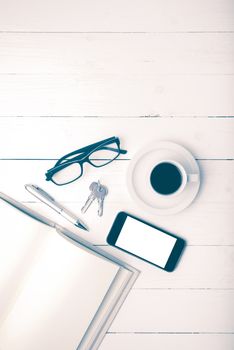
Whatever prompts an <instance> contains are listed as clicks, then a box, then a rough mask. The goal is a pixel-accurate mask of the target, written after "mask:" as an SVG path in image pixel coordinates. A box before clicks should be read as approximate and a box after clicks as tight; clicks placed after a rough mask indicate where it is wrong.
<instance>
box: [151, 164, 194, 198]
mask: <svg viewBox="0 0 234 350" xmlns="http://www.w3.org/2000/svg"><path fill="white" fill-rule="evenodd" d="M160 169H161V170H160ZM160 172H161V174H160ZM173 176H174V178H173ZM198 181H199V174H198V173H194V174H188V173H187V172H186V170H185V168H184V167H183V165H182V164H181V163H179V162H177V161H175V160H170V159H165V160H161V161H160V162H158V163H156V164H155V166H154V169H153V170H152V172H151V175H150V182H151V186H152V187H153V189H154V190H155V192H157V193H158V194H159V195H161V196H175V195H178V194H180V193H181V192H182V191H183V190H184V189H185V187H186V185H187V184H188V183H190V182H198ZM160 182H161V183H160Z"/></svg>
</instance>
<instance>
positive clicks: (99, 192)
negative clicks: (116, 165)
mask: <svg viewBox="0 0 234 350" xmlns="http://www.w3.org/2000/svg"><path fill="white" fill-rule="evenodd" d="M95 194H96V197H97V200H98V215H99V216H102V215H103V202H104V199H105V197H106V195H107V194H108V190H107V187H106V186H103V185H101V184H100V183H99V186H98V187H97V189H95Z"/></svg>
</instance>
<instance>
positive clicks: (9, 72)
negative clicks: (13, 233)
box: [0, 0, 234, 350]
mask: <svg viewBox="0 0 234 350" xmlns="http://www.w3.org/2000/svg"><path fill="white" fill-rule="evenodd" d="M233 14H234V3H233V1H231V0H205V1H204V0H197V1H193V0H175V1H173V2H172V1H170V0H157V1H154V0H144V1H143V0H137V1H135V0H128V1H127V2H126V1H124V0H119V1H116V0H100V1H92V0H86V1H82V0H79V1H76V0H67V1H66V2H64V1H60V2H58V1H57V2H56V1H55V0H41V1H34V0H32V1H29V0H22V1H20V2H19V1H16V0H9V1H7V2H6V1H2V2H1V4H0V117H1V118H0V171H1V176H0V189H1V191H5V192H6V193H8V194H9V195H12V196H13V197H15V198H16V199H19V200H21V201H22V202H25V203H26V204H27V205H28V206H30V207H31V208H33V209H36V210H38V211H40V212H41V213H42V214H45V215H48V216H49V217H51V218H53V219H54V220H56V221H57V220H58V221H59V222H60V223H61V224H63V225H65V226H67V227H69V228H70V229H72V230H73V231H74V232H75V233H78V234H80V235H81V236H82V237H84V238H85V239H88V240H90V241H91V242H92V243H93V244H97V245H101V246H102V248H103V249H105V250H106V251H108V252H112V253H113V254H115V255H116V256H117V257H119V258H122V259H123V260H125V261H127V262H128V263H130V264H132V265H133V266H136V267H137V268H138V269H139V270H140V271H141V275H140V277H139V279H138V280H137V282H136V284H135V286H134V289H133V290H132V291H131V293H130V295H129V298H128V299H127V301H126V303H125V304H124V306H123V308H122V309H121V311H120V313H119V315H118V316H117V317H116V319H115V322H114V323H113V325H112V328H111V330H110V333H109V334H107V336H106V338H105V339H104V342H103V343H102V345H101V347H100V350H110V349H111V350H117V349H118V350H119V349H124V350H133V349H134V350H142V349H146V350H155V349H163V350H172V349H173V350H174V349H175V348H176V349H181V350H185V349H186V350H187V349H191V350H195V349H201V350H203V349H204V350H232V349H233V343H234V318H233V315H234V310H233V296H234V295H233V293H234V277H233V266H234V231H233V227H234V223H233V207H234V204H233V198H234V196H233V195H234V187H233V186H234V185H233V172H234V168H233V166H234V162H233V160H234V153H233V150H234V139H233V134H234V123H233V118H232V117H233V116H234V103H233V73H234V72H233V67H234V66H233V31H234V22H233ZM41 116H42V117H48V118H37V117H41ZM56 116H57V117H56ZM226 116H227V117H228V118H224V117H226ZM78 117H79V118H78ZM83 117H88V118H83ZM89 117H95V118H89ZM96 117H103V118H96ZM115 117H116V118H115ZM138 117H144V118H138ZM162 117H164V118H162ZM171 117H173V118H171ZM207 117H211V118H207ZM112 135H116V136H119V137H120V139H121V145H122V147H123V148H126V149H127V150H128V153H127V155H126V156H124V157H121V160H118V161H116V162H114V163H113V164H111V165H110V166H108V167H105V169H104V168H103V169H96V171H95V173H94V171H93V169H90V168H88V167H86V169H85V176H84V178H82V179H81V180H80V181H77V182H75V183H74V184H72V185H70V186H67V187H63V188H58V187H56V186H54V185H53V184H50V183H46V182H45V181H44V172H45V170H46V169H48V168H49V167H50V166H52V165H53V164H54V160H55V159H57V158H59V157H60V156H62V155H64V154H65V153H67V152H69V151H71V150H74V149H77V148H79V147H82V146H84V145H86V144H89V143H92V142H95V141H97V140H99V139H104V138H106V137H109V136H112ZM161 139H164V140H171V141H174V142H178V143H180V144H182V145H184V146H185V147H186V148H188V149H189V150H190V151H191V152H192V153H193V154H194V156H195V157H196V158H197V159H198V163H199V166H200V169H201V174H202V186H201V189H200V192H199V195H198V197H197V198H196V201H194V203H193V204H192V205H191V206H190V207H189V208H187V209H186V210H184V211H183V212H181V213H179V214H177V215H172V216H167V217H159V216H157V217H156V216H155V215H152V214H150V213H147V212H142V210H141V208H140V207H139V206H138V205H137V204H136V203H134V201H133V200H132V199H131V197H130V196H129V194H128V191H127V189H126V183H125V180H126V173H127V168H128V165H129V163H130V161H131V159H132V158H133V156H134V154H135V153H136V152H137V151H138V150H139V149H141V148H142V147H144V146H145V145H146V144H147V143H148V142H150V141H151V140H152V141H153V140H161ZM98 178H99V179H100V180H101V181H102V182H103V183H105V184H107V186H108V188H109V195H108V197H107V199H106V204H105V209H104V211H105V214H104V216H103V217H102V218H99V217H98V216H97V215H96V209H97V208H96V207H95V205H94V206H93V207H92V208H90V209H89V211H88V212H87V214H85V215H82V214H80V208H81V206H82V204H83V203H84V201H85V199H86V198H87V194H88V186H89V184H90V182H91V181H93V180H97V179H98ZM27 182H33V183H37V184H38V185H41V186H42V187H43V188H45V189H46V190H47V191H48V192H49V193H51V194H52V195H54V196H55V197H56V198H57V199H58V200H59V201H61V202H63V203H64V205H65V206H67V207H68V208H70V209H71V210H73V211H74V213H76V214H78V215H79V216H81V218H82V219H83V220H84V221H85V222H87V224H88V225H89V226H90V232H89V233H86V232H81V231H79V230H78V229H75V228H74V227H72V225H70V224H69V223H68V222H67V221H65V220H63V219H62V218H61V217H59V218H58V215H57V214H56V213H55V212H52V211H51V210H50V209H49V208H48V209H47V208H46V206H45V205H43V204H41V203H38V202H37V201H36V200H35V199H34V198H33V197H32V196H31V195H29V194H28V193H27V192H26V191H25V190H24V184H25V183H27ZM120 210H125V211H128V212H131V213H132V214H135V215H136V216H141V217H142V218H144V219H146V220H148V221H150V222H152V223H154V224H156V225H158V226H161V227H163V228H165V229H166V230H168V231H170V232H173V233H175V234H178V235H179V236H181V237H183V238H185V239H186V241H187V247H186V249H185V251H184V254H183V256H182V258H181V261H180V263H179V265H178V267H177V268H176V270H175V271H174V273H173V274H169V273H166V272H164V271H162V270H160V269H157V268H155V267H154V266H152V265H149V264H147V263H145V262H143V261H141V260H139V259H137V258H135V257H131V256H130V255H127V254H126V253H124V252H121V251H119V250H117V249H114V248H112V247H110V246H107V245H106V241H105V239H106V235H107V233H108V232H109V229H110V227H111V225H112V222H113V220H114V217H115V215H116V213H117V212H118V211H120ZM3 211H4V210H3V209H2V208H1V215H4V213H3ZM18 229H19V230H21V229H22V230H23V227H22V228H18ZM45 350H49V349H45Z"/></svg>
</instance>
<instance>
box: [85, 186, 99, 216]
mask: <svg viewBox="0 0 234 350" xmlns="http://www.w3.org/2000/svg"><path fill="white" fill-rule="evenodd" d="M98 187H99V184H98V183H97V182H92V183H91V185H90V186H89V189H90V191H91V193H90V195H89V196H88V198H87V200H86V202H85V205H84V206H83V207H82V208H81V212H82V213H86V211H87V210H88V209H89V207H90V205H91V204H92V203H93V201H94V200H95V199H96V190H97V188H98Z"/></svg>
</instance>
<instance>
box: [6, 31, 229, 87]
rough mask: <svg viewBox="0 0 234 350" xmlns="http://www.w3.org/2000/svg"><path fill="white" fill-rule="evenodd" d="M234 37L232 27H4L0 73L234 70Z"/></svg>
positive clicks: (84, 75)
mask: <svg viewBox="0 0 234 350" xmlns="http://www.w3.org/2000/svg"><path fill="white" fill-rule="evenodd" d="M233 40H234V34H233V33H193V34H188V33H160V34H152V33H149V34H147V35H145V34H135V35H133V34H115V35H110V34H108V33H106V34H105V33H103V34H102V35H100V34H98V33H96V34H95V33H92V34H88V33H86V34H82V33H76V34H75V33H73V34H72V33H67V34H62V33H51V34H39V33H38V34H35V35H33V34H32V33H0V47H1V51H0V63H1V64H0V74H20V75H22V74H36V75H39V74H40V75H46V74H48V75H55V76H56V75H68V76H69V75H71V76H72V75H76V76H77V77H78V78H79V79H80V80H89V81H90V82H91V81H92V80H93V82H95V81H98V80H100V79H101V80H102V81H106V82H108V81H109V80H110V79H111V78H112V79H113V80H116V79H118V78H121V77H122V78H124V77H125V79H126V80H129V81H130V80H131V79H133V78H134V76H136V77H137V79H138V80H139V81H141V84H144V80H145V79H148V80H149V79H151V80H152V81H153V80H156V79H157V76H158V75H159V76H161V75H166V76H167V75H171V76H172V77H171V78H173V79H178V77H177V75H191V79H193V77H192V76H193V75H212V74H213V75H231V74H233V73H234V65H233V58H234V57H233V56H234V48H233V45H232V43H233ZM149 81H150V80H149ZM149 81H148V82H149Z"/></svg>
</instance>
